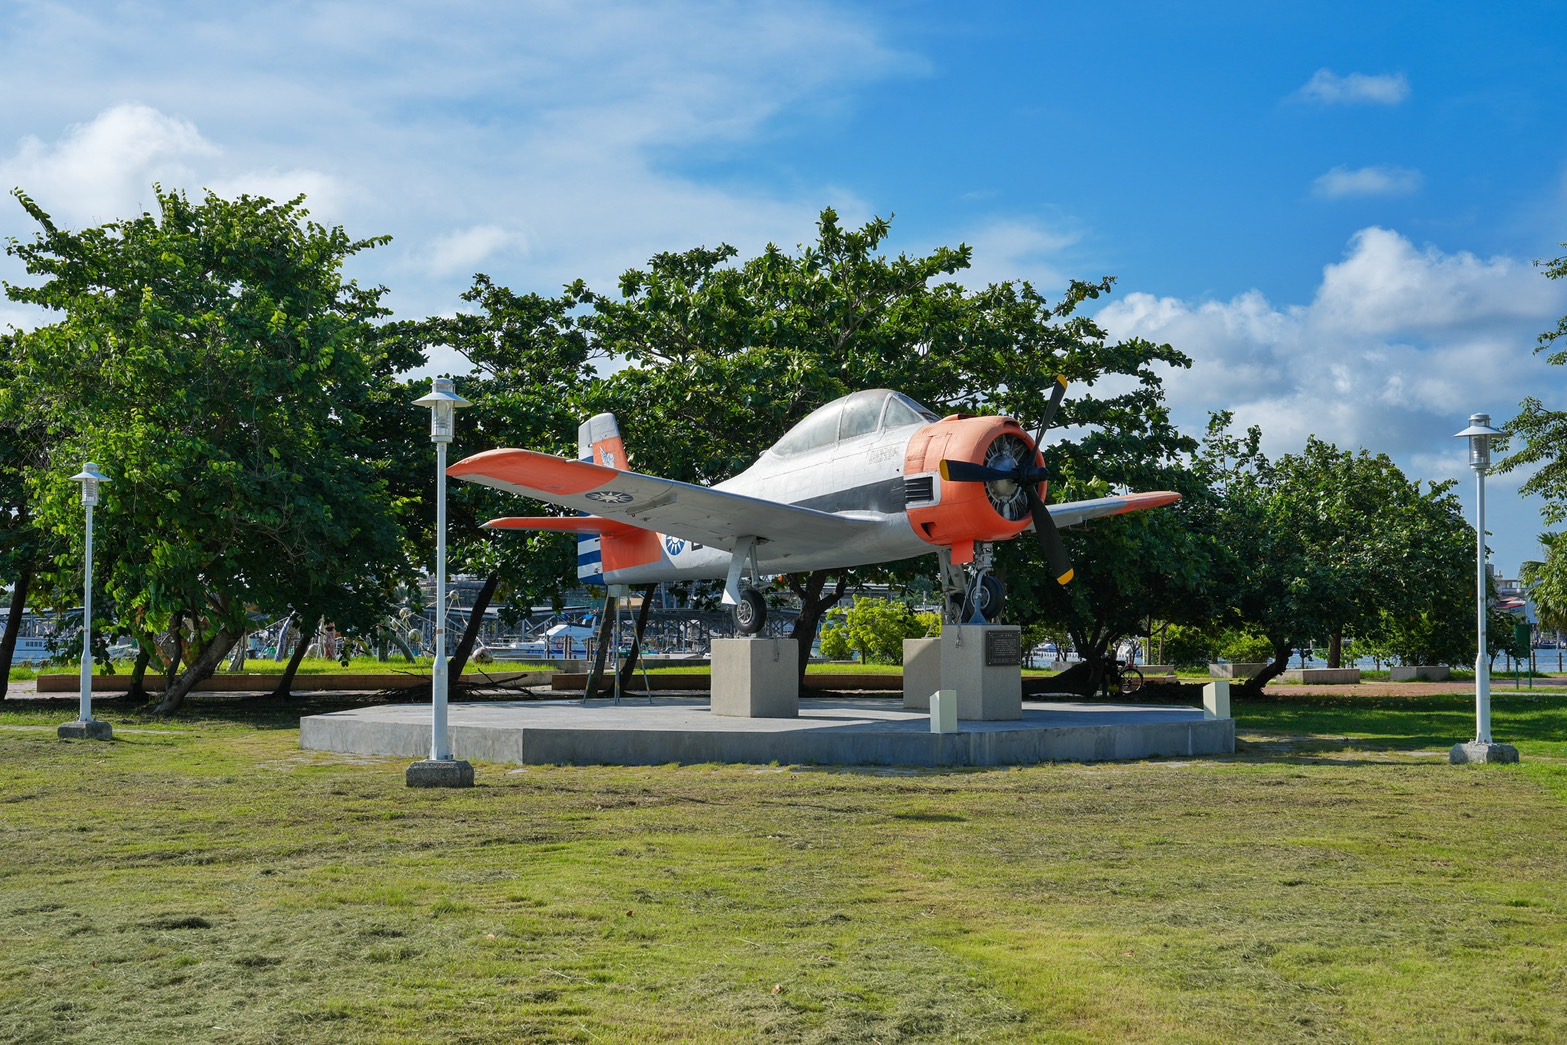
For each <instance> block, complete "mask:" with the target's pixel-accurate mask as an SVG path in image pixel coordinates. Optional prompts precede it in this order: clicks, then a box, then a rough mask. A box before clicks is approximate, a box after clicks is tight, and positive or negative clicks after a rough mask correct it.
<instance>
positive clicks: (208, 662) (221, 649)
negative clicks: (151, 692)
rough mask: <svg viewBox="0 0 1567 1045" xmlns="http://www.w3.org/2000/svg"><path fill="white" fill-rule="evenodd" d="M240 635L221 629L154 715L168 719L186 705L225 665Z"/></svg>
mask: <svg viewBox="0 0 1567 1045" xmlns="http://www.w3.org/2000/svg"><path fill="white" fill-rule="evenodd" d="M238 638H239V633H238V632H235V631H230V630H228V629H227V628H220V629H219V630H218V633H217V634H216V635H214V636H213V637H212V641H210V642H208V643H207V645H206V646H205V647H204V648H203V649H202V651H201V654H200V655H199V656H198V657H197V658H196V661H195V663H193V664H191V666H190V667H188V668H186V669H185V672H184V674H182V675H180V677H179V678H178V679H177V680H176V681H175V683H174V685H172V686H170V687H169V688H168V691H167V692H165V693H164V694H163V700H162V702H161V703H159V704H158V706H157V707H155V708H153V709H152V713H153V714H154V715H157V716H158V717H160V718H166V717H168V716H169V715H172V714H174V713H175V712H176V711H178V710H179V709H180V706H181V705H183V704H184V703H185V698H186V697H187V696H189V695H190V692H191V690H193V689H195V688H196V686H197V684H198V683H201V682H205V681H206V680H207V679H209V678H211V677H212V673H213V672H214V671H216V670H217V669H218V665H219V664H221V663H223V658H224V657H226V656H228V653H229V650H231V649H233V648H234V643H235V641H236V640H237V639H238Z"/></svg>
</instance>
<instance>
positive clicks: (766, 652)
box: [712, 639, 800, 718]
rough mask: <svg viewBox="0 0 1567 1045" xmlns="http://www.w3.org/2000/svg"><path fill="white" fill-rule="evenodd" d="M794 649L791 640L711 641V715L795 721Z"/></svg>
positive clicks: (797, 707)
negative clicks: (791, 719) (789, 719)
mask: <svg viewBox="0 0 1567 1045" xmlns="http://www.w3.org/2000/svg"><path fill="white" fill-rule="evenodd" d="M798 650H799V643H797V642H796V641H795V640H794V639H714V640H713V702H712V709H713V714H715V715H728V716H732V717H734V718H799V717H800V659H799V653H798Z"/></svg>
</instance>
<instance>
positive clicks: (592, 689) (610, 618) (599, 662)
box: [582, 588, 615, 700]
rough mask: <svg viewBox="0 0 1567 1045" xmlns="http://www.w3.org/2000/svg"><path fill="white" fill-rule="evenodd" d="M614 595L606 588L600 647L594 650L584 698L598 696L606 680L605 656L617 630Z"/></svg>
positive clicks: (600, 629)
mask: <svg viewBox="0 0 1567 1045" xmlns="http://www.w3.org/2000/svg"><path fill="white" fill-rule="evenodd" d="M612 601H613V600H612V596H611V595H610V594H609V589H608V588H606V589H605V590H604V609H603V611H602V612H601V617H602V618H603V619H602V620H600V621H599V641H598V649H596V650H595V651H594V652H593V668H592V670H591V671H589V672H588V685H587V689H586V690H585V691H584V692H583V694H582V699H583V700H592V699H593V698H594V697H596V696H598V688H599V684H600V683H601V682H602V681H603V680H604V657H605V655H606V654H608V653H609V644H610V642H611V641H612V639H613V634H614V631H615V615H614V614H613V613H611V612H610V609H609V607H610V603H611V602H612Z"/></svg>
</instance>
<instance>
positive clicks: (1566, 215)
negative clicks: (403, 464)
mask: <svg viewBox="0 0 1567 1045" xmlns="http://www.w3.org/2000/svg"><path fill="white" fill-rule="evenodd" d="M1564 52H1567V5H1560V4H1556V3H1547V2H1516V3H1509V4H1505V5H1482V4H1475V3H1472V2H1450V0H1430V2H1423V3H1414V2H1408V3H1397V2H1389V3H1383V4H1366V3H1364V2H1363V0H1357V2H1338V0H1312V2H1310V3H1296V2H1292V0H1278V2H1274V3H1267V4H1258V3H1255V2H1247V3H1239V2H1219V0H1215V2H1208V3H1202V2H1193V3H1189V4H1169V3H1157V2H1147V3H1137V2H1117V0H1107V2H1104V3H1099V4H1075V3H1074V4H1067V3H1060V2H1055V0H1039V2H1034V3H1024V2H985V0H976V2H974V3H970V4H963V5H957V4H949V3H941V2H938V0H886V2H882V3H870V2H830V0H821V2H812V0H797V2H790V3H767V2H749V3H741V2H733V3H730V2H712V0H669V2H661V3H627V2H615V0H603V2H581V3H569V2H565V0H560V2H531V0H518V2H512V3H505V4H501V3H476V2H462V0H444V2H442V3H439V4H437V3H417V2H413V0H338V2H303V0H297V2H291V0H250V2H247V3H244V4H233V5H229V4H212V3H207V2H197V0H187V2H178V0H124V2H114V3H111V2H94V0H72V2H69V3H64V2H42V0H8V2H7V3H5V4H3V5H0V98H4V99H5V100H6V104H4V105H0V186H3V187H4V188H6V189H7V190H9V189H10V188H12V187H20V188H22V189H23V190H25V191H26V192H27V193H28V194H29V195H31V196H32V197H33V198H34V199H35V200H37V202H38V203H39V204H40V205H41V206H42V207H43V208H44V210H46V211H47V212H49V213H50V214H51V215H52V216H53V218H54V219H55V220H56V221H57V222H58V223H61V224H65V225H68V226H72V227H86V226H90V225H95V224H100V223H103V222H108V221H114V220H117V219H120V218H126V217H131V216H134V215H136V214H139V213H141V212H142V211H143V210H144V209H146V208H148V207H149V206H150V205H151V204H152V203H153V189H152V187H153V185H154V183H158V184H161V185H163V186H164V187H165V188H181V189H184V190H186V191H188V192H190V193H192V194H200V193H201V192H202V191H204V190H207V189H210V190H212V191H214V192H216V193H218V194H219V195H222V196H236V195H238V194H240V193H242V192H243V193H251V194H258V195H266V196H270V197H273V198H279V199H282V198H289V197H292V196H293V195H295V194H297V193H300V192H303V193H305V194H307V197H308V206H309V208H310V210H311V212H312V215H313V217H314V218H315V219H317V220H319V221H321V222H323V223H325V224H339V225H342V226H344V228H345V229H346V230H347V231H348V232H349V233H350V234H351V235H353V236H355V237H358V238H367V237H370V236H379V235H390V236H392V237H393V240H392V242H391V244H390V245H388V246H385V247H381V248H378V249H376V250H373V251H370V252H367V253H366V254H362V255H360V256H359V257H357V258H356V259H355V260H354V262H353V267H352V270H351V274H352V275H353V276H354V277H355V278H357V279H358V280H359V281H360V282H361V283H365V284H381V285H385V286H386V287H388V288H389V293H388V295H387V298H386V303H387V304H388V305H389V307H391V308H392V309H393V310H394V312H395V313H396V314H397V315H399V316H401V317H418V316H425V315H432V314H443V313H451V312H454V311H455V310H457V309H458V308H459V307H460V305H461V302H460V295H461V293H462V291H463V290H464V289H466V288H467V287H468V286H469V285H470V283H471V281H472V277H473V275H474V273H476V272H484V273H486V274H488V275H489V276H490V277H491V278H493V279H494V280H495V281H496V282H497V283H500V284H502V285H506V286H509V287H511V288H512V289H513V290H516V291H518V292H528V291H537V292H540V293H546V294H550V293H555V292H557V291H558V290H559V288H560V287H561V286H562V285H564V284H566V283H568V282H570V281H571V280H574V279H577V278H582V279H585V280H586V281H587V282H588V284H589V285H590V286H592V287H595V288H596V289H602V290H611V289H613V287H614V282H615V280H616V278H617V277H618V275H619V274H620V273H621V272H623V271H625V270H626V269H628V268H631V267H635V266H639V265H641V264H642V263H644V262H645V261H646V260H647V259H648V258H649V257H650V256H652V255H653V254H655V253H658V252H660V251H666V250H683V249H687V248H689V247H694V246H698V245H704V244H705V245H709V246H711V245H716V244H718V243H720V242H726V243H730V244H733V245H734V246H736V247H737V248H739V249H740V251H741V254H742V256H751V255H753V254H755V253H757V252H759V251H760V250H761V249H762V248H763V247H764V246H765V245H766V244H767V243H769V242H775V243H778V244H780V245H781V246H785V247H791V248H792V247H794V246H796V245H798V244H800V243H804V242H808V241H810V240H811V239H812V238H813V235H814V222H815V219H816V217H817V215H818V214H819V212H820V211H821V209H822V208H823V207H825V206H832V207H835V208H837V209H838V211H839V213H840V214H841V215H842V216H843V218H844V219H845V220H846V221H849V222H855V223H858V222H863V221H865V220H868V219H870V218H871V217H874V216H881V217H891V219H892V236H891V237H890V239H889V240H888V241H887V244H886V247H887V249H888V250H889V251H891V252H893V253H909V254H916V253H920V252H925V251H929V250H930V249H932V248H934V247H936V246H941V245H955V244H957V243H960V242H961V243H967V244H969V245H970V246H972V247H973V250H974V266H973V268H972V269H971V270H970V271H969V272H968V273H967V274H965V276H964V277H963V278H964V282H966V283H969V284H971V285H974V286H982V285H984V284H985V283H988V282H990V281H995V280H1003V279H1026V280H1029V281H1030V282H1032V283H1033V284H1034V285H1035V286H1036V287H1038V288H1039V289H1041V290H1042V291H1044V292H1045V293H1047V294H1054V293H1057V292H1059V291H1060V290H1061V289H1062V288H1063V287H1064V286H1065V285H1066V281H1067V280H1069V279H1073V278H1076V279H1085V280H1097V279H1099V278H1100V277H1102V276H1113V277H1115V278H1116V291H1115V293H1114V294H1113V295H1111V296H1110V297H1109V298H1106V299H1101V301H1100V302H1098V303H1095V311H1094V312H1093V313H1092V314H1094V315H1096V316H1097V318H1098V320H1099V322H1100V323H1101V325H1102V326H1103V327H1104V328H1105V329H1106V330H1107V331H1108V332H1109V333H1110V334H1111V335H1112V336H1114V337H1118V338H1119V337H1131V336H1140V337H1147V338H1150V339H1153V340H1157V341H1162V342H1169V343H1171V344H1173V345H1174V346H1175V347H1177V348H1179V349H1181V350H1182V351H1184V352H1185V353H1186V354H1187V355H1189V356H1190V357H1192V359H1193V361H1194V365H1193V366H1192V367H1191V368H1190V369H1189V370H1180V371H1172V372H1170V373H1169V374H1168V375H1167V394H1168V399H1169V403H1170V407H1171V410H1172V414H1173V416H1174V418H1175V420H1176V421H1177V423H1178V424H1180V425H1181V426H1182V427H1183V428H1184V429H1186V430H1188V431H1190V432H1192V433H1193V434H1200V432H1201V431H1202V428H1203V426H1204V424H1205V421H1206V418H1207V416H1208V414H1209V412H1210V411H1214V410H1221V409H1222V410H1230V411H1233V412H1234V414H1235V417H1236V420H1237V423H1238V424H1239V425H1250V424H1257V425H1260V426H1261V427H1262V429H1263V433H1264V445H1265V447H1266V449H1267V450H1268V451H1269V452H1270V453H1273V454H1278V453H1284V452H1289V451H1293V450H1299V449H1300V448H1301V447H1302V446H1303V445H1304V442H1305V439H1306V437H1307V436H1308V435H1312V434H1315V435H1317V436H1319V437H1321V438H1323V439H1327V440H1328V441H1330V442H1333V443H1335V444H1337V445H1339V446H1342V447H1346V448H1358V447H1365V448H1367V449H1369V450H1372V451H1373V452H1377V453H1386V454H1388V455H1390V456H1391V457H1393V458H1394V460H1396V461H1397V462H1398V463H1399V464H1400V465H1401V466H1402V467H1403V468H1404V469H1405V471H1406V473H1407V474H1409V475H1410V477H1411V478H1419V479H1424V480H1445V479H1456V480H1458V481H1459V484H1460V486H1459V492H1460V494H1461V495H1462V497H1463V499H1464V502H1465V505H1466V511H1468V512H1469V518H1470V519H1471V521H1472V520H1473V503H1474V498H1475V490H1474V486H1475V482H1474V476H1473V473H1472V472H1470V471H1469V469H1468V467H1467V464H1466V458H1465V452H1464V446H1463V444H1462V441H1461V440H1456V439H1453V438H1451V436H1452V434H1453V433H1455V432H1457V431H1459V430H1460V429H1462V428H1464V427H1466V426H1467V425H1468V418H1469V415H1470V414H1471V413H1476V412H1480V413H1489V414H1490V415H1491V417H1492V420H1493V423H1494V424H1496V425H1497V426H1498V427H1502V426H1504V425H1505V423H1506V422H1507V421H1508V420H1509V419H1510V418H1512V417H1513V416H1514V415H1515V414H1516V413H1517V409H1518V404H1519V402H1520V401H1521V400H1522V399H1523V398H1524V397H1526V396H1535V397H1538V398H1539V399H1541V400H1543V401H1544V402H1545V403H1546V405H1547V406H1549V407H1552V408H1555V409H1567V368H1562V367H1551V366H1549V365H1547V363H1546V362H1545V360H1544V358H1543V357H1542V356H1539V355H1536V354H1535V352H1534V349H1535V347H1536V338H1537V336H1538V335H1539V334H1540V333H1541V332H1543V331H1544V330H1546V329H1549V328H1554V326H1555V325H1556V321H1557V319H1558V318H1559V317H1561V316H1562V315H1564V314H1567V280H1558V281H1550V280H1547V279H1546V278H1545V277H1544V275H1543V271H1542V269H1541V268H1540V267H1538V266H1537V265H1536V262H1538V261H1540V260H1542V259H1546V260H1548V259H1552V258H1556V257H1560V256H1562V255H1563V254H1567V247H1563V246H1561V244H1562V243H1563V241H1567V133H1564V131H1567V92H1564V91H1563V90H1562V77H1561V69H1562V68H1563V67H1564V65H1567V62H1564V58H1567V54H1564ZM35 232H36V228H35V227H34V226H32V224H31V221H30V219H28V218H27V216H26V215H25V214H24V213H23V211H22V209H21V207H20V205H19V204H18V203H17V202H16V201H15V200H14V199H10V198H0V237H4V238H18V239H22V240H24V241H25V240H28V239H30V238H31V237H32V236H33V235H34V233H35ZM0 278H4V279H6V280H9V281H11V282H21V281H25V279H26V277H25V273H23V272H22V271H21V269H20V268H19V266H18V265H17V264H16V261H15V259H12V258H4V259H0ZM37 322H39V316H38V315H37V314H35V313H32V312H29V311H26V310H24V309H22V308H20V307H19V306H16V305H12V304H10V303H7V302H0V324H5V323H9V324H13V325H16V326H21V327H27V326H31V325H34V324H36V323H37ZM432 365H433V368H434V369H436V370H441V371H445V370H456V371H459V372H460V370H461V369H462V368H461V364H460V362H459V361H458V360H455V359H452V358H445V359H440V358H438V359H435V360H434V361H433V364H432ZM1522 479H1523V475H1522V474H1518V473H1513V474H1507V475H1492V476H1491V477H1490V479H1489V480H1488V485H1487V522H1488V529H1489V530H1490V531H1491V532H1492V538H1491V540H1490V545H1491V548H1492V549H1493V552H1494V561H1495V562H1496V564H1497V566H1498V568H1499V569H1500V571H1501V572H1502V573H1503V574H1504V575H1507V576H1512V575H1515V574H1516V571H1517V567H1518V564H1519V563H1520V562H1521V561H1523V560H1524V559H1528V558H1536V557H1538V556H1539V554H1540V553H1539V549H1538V545H1537V543H1536V535H1537V534H1538V533H1539V532H1540V531H1541V530H1543V529H1546V528H1547V527H1546V526H1545V524H1544V522H1543V521H1542V519H1541V515H1540V510H1541V507H1542V505H1541V503H1540V502H1539V501H1538V500H1533V499H1525V498H1521V497H1520V496H1519V494H1518V491H1517V488H1518V486H1519V484H1520V482H1521V481H1522Z"/></svg>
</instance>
